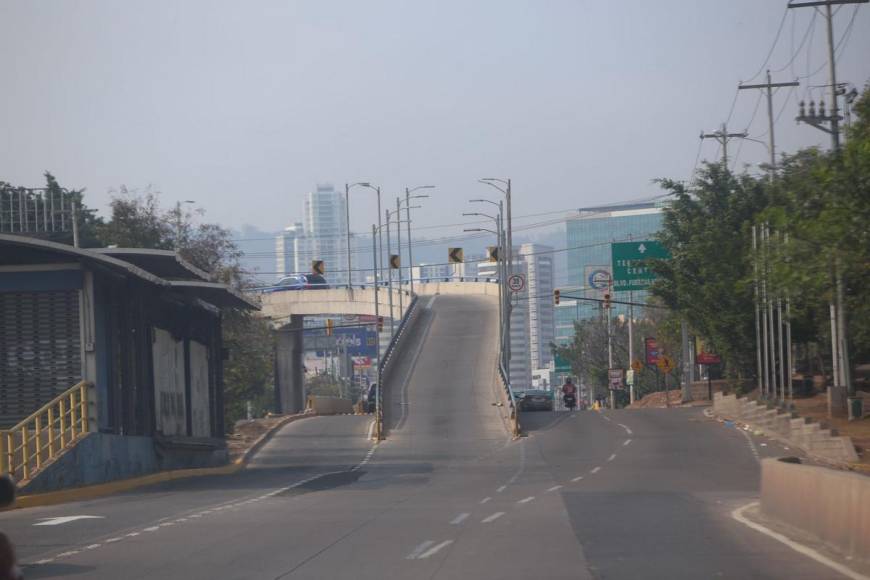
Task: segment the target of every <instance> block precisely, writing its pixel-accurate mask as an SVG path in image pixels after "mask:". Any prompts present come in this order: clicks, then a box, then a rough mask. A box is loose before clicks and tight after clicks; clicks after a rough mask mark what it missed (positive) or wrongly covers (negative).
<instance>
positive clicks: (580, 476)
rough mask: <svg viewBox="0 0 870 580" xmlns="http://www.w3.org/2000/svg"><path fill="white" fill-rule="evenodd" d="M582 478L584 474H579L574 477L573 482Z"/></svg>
mask: <svg viewBox="0 0 870 580" xmlns="http://www.w3.org/2000/svg"><path fill="white" fill-rule="evenodd" d="M581 479H583V476H582V475H578V476H577V477H575V478H574V479H572V480H571V481H573V482H575V483H576V482H578V481H580V480H581Z"/></svg>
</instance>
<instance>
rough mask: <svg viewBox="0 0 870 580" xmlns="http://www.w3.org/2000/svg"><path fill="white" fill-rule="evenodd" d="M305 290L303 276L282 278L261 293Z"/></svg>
mask: <svg viewBox="0 0 870 580" xmlns="http://www.w3.org/2000/svg"><path fill="white" fill-rule="evenodd" d="M304 288H305V276H284V277H283V278H281V279H280V280H278V282H276V283H275V285H274V286H271V287H269V288H266V289H265V290H263V292H266V293H268V292H284V291H285V290H303V289H304Z"/></svg>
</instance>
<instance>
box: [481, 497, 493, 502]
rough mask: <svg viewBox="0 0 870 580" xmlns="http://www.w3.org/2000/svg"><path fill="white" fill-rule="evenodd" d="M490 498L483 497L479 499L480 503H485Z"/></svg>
mask: <svg viewBox="0 0 870 580" xmlns="http://www.w3.org/2000/svg"><path fill="white" fill-rule="evenodd" d="M491 499H492V498H491V497H485V498H483V499H482V500H480V503H486V502H488V501H490V500H491Z"/></svg>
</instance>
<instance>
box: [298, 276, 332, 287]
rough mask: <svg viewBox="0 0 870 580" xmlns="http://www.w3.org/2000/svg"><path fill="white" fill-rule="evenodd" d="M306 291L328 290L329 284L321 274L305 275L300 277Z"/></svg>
mask: <svg viewBox="0 0 870 580" xmlns="http://www.w3.org/2000/svg"><path fill="white" fill-rule="evenodd" d="M302 279H303V280H304V285H305V286H304V287H305V289H306V290H328V289H329V283H328V282H327V281H326V278H324V277H323V276H322V275H321V274H305V275H303V276H302Z"/></svg>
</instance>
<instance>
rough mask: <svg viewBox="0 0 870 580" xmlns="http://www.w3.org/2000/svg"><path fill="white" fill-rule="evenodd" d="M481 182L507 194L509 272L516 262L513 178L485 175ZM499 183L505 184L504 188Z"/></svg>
mask: <svg viewBox="0 0 870 580" xmlns="http://www.w3.org/2000/svg"><path fill="white" fill-rule="evenodd" d="M477 181H479V182H480V183H485V184H486V185H488V186H490V187H494V188H495V189H497V190H499V191H500V192H501V193H502V194H504V196H505V201H506V202H507V259H508V272H513V269H514V267H513V262H514V237H513V220H512V219H511V180H510V179H502V178H500V177H484V178H482V179H478V180H477ZM497 183H500V184H502V185H504V188H503V189H502V188H501V187H499V186H498V185H496V184H497Z"/></svg>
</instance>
